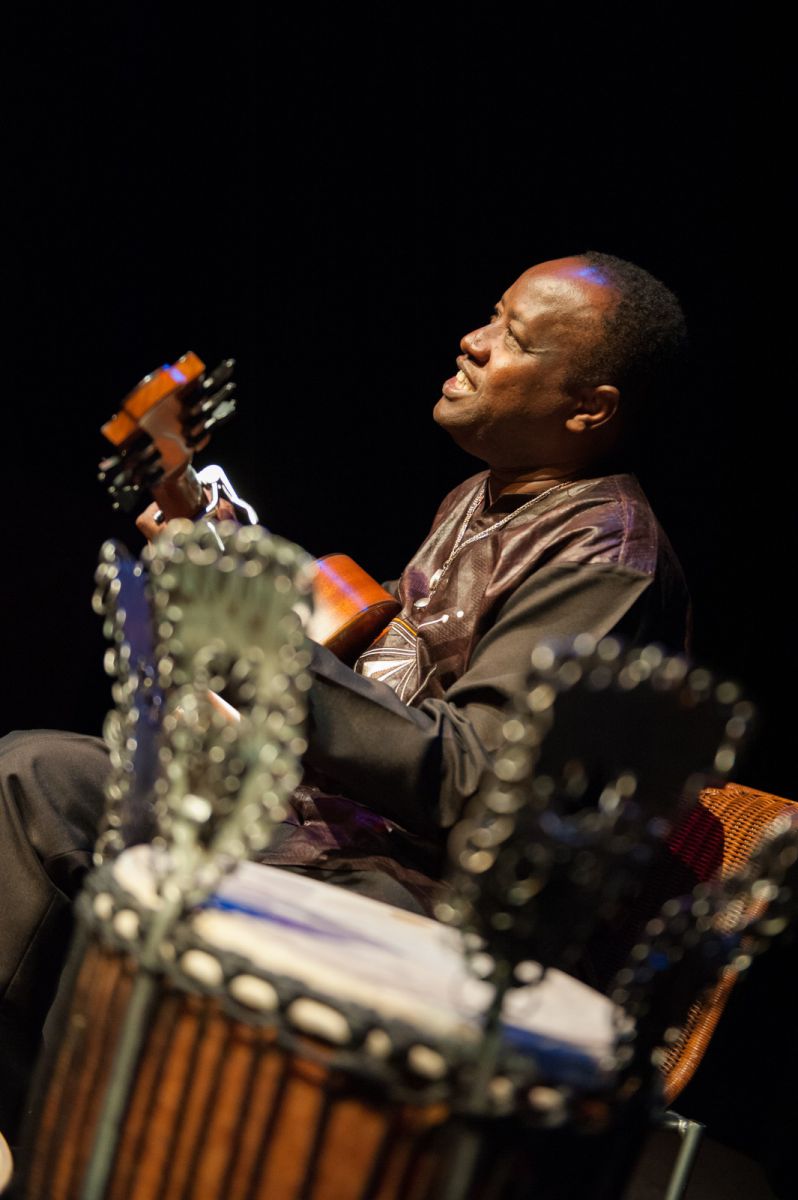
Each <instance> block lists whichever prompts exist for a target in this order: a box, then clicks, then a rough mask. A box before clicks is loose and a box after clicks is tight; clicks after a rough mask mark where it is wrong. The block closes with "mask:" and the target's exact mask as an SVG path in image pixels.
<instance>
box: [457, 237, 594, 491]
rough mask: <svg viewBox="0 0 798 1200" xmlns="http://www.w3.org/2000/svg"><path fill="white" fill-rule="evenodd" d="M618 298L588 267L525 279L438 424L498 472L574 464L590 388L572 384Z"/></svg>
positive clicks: (479, 338)
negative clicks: (572, 428) (573, 428)
mask: <svg viewBox="0 0 798 1200" xmlns="http://www.w3.org/2000/svg"><path fill="white" fill-rule="evenodd" d="M616 299H617V293H615V292H614V291H613V289H612V288H611V287H610V286H609V285H608V284H607V283H606V282H604V281H603V280H602V279H601V277H600V276H599V275H598V274H597V273H596V272H595V271H594V270H593V268H591V267H589V266H588V265H587V264H586V263H584V262H583V261H582V260H581V259H579V258H563V259H557V260H555V261H554V262H547V263H542V264H540V265H539V266H536V267H532V268H530V270H528V271H525V272H524V274H523V275H521V277H520V278H519V279H517V280H516V282H515V283H514V284H513V285H512V287H510V288H509V289H508V290H507V291H506V292H505V294H504V296H503V297H502V298H501V300H500V302H499V303H498V304H497V305H496V309H495V313H494V315H493V316H492V317H491V319H490V321H489V322H488V324H486V325H484V326H482V328H480V329H475V330H474V331H473V333H469V334H467V335H466V337H464V338H463V340H462V342H461V343H460V345H461V348H462V350H463V351H464V353H463V354H462V355H461V356H460V357H459V358H458V359H457V365H458V367H459V370H458V372H457V374H456V375H455V376H453V377H452V378H451V379H447V380H446V382H445V383H444V385H443V395H442V396H441V398H440V400H439V401H438V403H437V404H436V405H435V409H434V412H433V416H434V418H435V420H436V421H437V422H438V424H439V425H441V426H442V427H443V428H444V429H446V430H447V431H448V432H449V433H450V434H451V436H452V437H453V438H454V440H455V441H456V442H457V444H458V445H459V446H461V447H462V448H463V449H464V450H466V451H467V452H468V453H469V454H474V455H475V456H476V457H477V458H481V459H483V461H485V462H487V463H488V464H489V465H490V466H491V467H494V468H496V469H504V470H511V471H512V470H518V471H529V470H536V469H540V468H545V467H554V466H562V465H568V463H569V462H570V461H571V459H572V458H573V455H574V453H575V446H574V440H575V439H574V438H573V436H572V434H571V433H569V429H568V426H567V424H566V422H567V421H568V419H569V417H572V415H573V414H574V413H575V412H577V411H579V408H580V404H581V402H582V400H583V389H578V388H575V387H573V386H572V385H571V384H570V383H569V380H570V379H571V376H572V374H573V367H574V362H575V358H576V356H577V354H581V353H583V352H584V351H585V350H587V349H590V348H591V347H592V346H593V345H595V344H597V342H598V341H599V340H600V338H601V336H602V317H603V315H604V313H605V312H607V311H608V309H610V308H611V307H612V306H613V305H614V303H615V301H616ZM580 449H581V447H580Z"/></svg>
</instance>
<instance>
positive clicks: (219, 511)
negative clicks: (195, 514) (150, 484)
mask: <svg viewBox="0 0 798 1200" xmlns="http://www.w3.org/2000/svg"><path fill="white" fill-rule="evenodd" d="M203 492H204V494H205V499H206V501H209V500H210V498H211V489H210V488H208V487H205V488H203ZM208 516H209V517H212V518H213V520H214V521H235V520H236V514H235V509H234V508H233V506H232V504H231V503H230V501H229V500H225V499H224V497H220V499H219V503H218V504H217V505H216V508H215V509H214V510H213V512H210V513H208ZM165 525H166V520H165V519H164V515H163V512H162V510H161V507H160V505H159V504H158V502H157V501H153V502H152V504H149V505H148V506H147V507H146V508H145V509H144V512H143V513H140V514H139V515H138V516H137V517H136V529H138V531H139V533H141V534H143V535H144V537H145V538H146V539H147V541H148V542H151V541H152V539H153V538H154V537H156V536H157V535H158V534H159V533H160V532H161V530H162V529H163V528H164V526H165Z"/></svg>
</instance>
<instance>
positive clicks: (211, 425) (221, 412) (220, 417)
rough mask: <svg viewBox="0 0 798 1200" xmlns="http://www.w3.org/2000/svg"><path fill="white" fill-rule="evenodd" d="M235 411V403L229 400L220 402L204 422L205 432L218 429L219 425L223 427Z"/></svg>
mask: <svg viewBox="0 0 798 1200" xmlns="http://www.w3.org/2000/svg"><path fill="white" fill-rule="evenodd" d="M235 410H236V402H235V400H233V399H232V397H231V398H228V399H227V400H222V401H220V402H219V403H218V404H217V405H216V407H215V408H214V410H213V413H212V414H211V416H210V417H209V418H208V419H207V420H206V421H205V432H206V433H209V432H210V430H211V429H216V428H218V426H219V425H224V423H225V421H229V420H230V418H231V417H232V415H233V413H234V412H235Z"/></svg>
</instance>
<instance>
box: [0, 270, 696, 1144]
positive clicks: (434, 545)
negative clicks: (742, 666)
mask: <svg viewBox="0 0 798 1200" xmlns="http://www.w3.org/2000/svg"><path fill="white" fill-rule="evenodd" d="M683 343H684V323H683V318H682V314H681V311H680V309H679V306H678V303H677V302H676V300H675V298H674V297H673V296H672V295H671V294H670V293H669V292H668V291H667V290H666V289H665V288H664V287H663V285H662V284H660V283H658V282H657V281H656V280H654V279H653V278H652V277H651V276H649V275H648V274H647V273H646V272H644V271H642V270H641V269H640V268H638V267H635V266H633V265H631V264H629V263H625V262H622V261H621V260H618V259H615V258H612V257H610V256H607V255H602V254H595V253H588V254H584V255H580V256H577V257H572V258H564V259H558V260H556V261H554V262H548V263H543V264H542V265H539V266H536V267H532V268H531V269H530V270H528V271H526V272H524V274H523V275H521V277H520V278H519V279H518V280H517V281H516V282H515V283H514V284H513V285H512V286H511V287H510V288H509V289H508V290H507V292H506V293H505V294H504V296H503V297H502V299H501V300H500V302H499V303H498V305H497V306H496V310H495V315H494V316H493V317H491V319H490V321H489V323H488V324H486V325H485V326H484V327H482V328H480V329H477V330H475V331H474V332H473V333H470V334H468V335H467V336H466V337H464V338H463V340H462V343H461V347H462V350H463V353H462V355H461V356H460V357H459V358H458V360H457V366H458V371H457V373H456V375H454V376H453V377H452V378H451V379H449V380H447V381H446V383H444V385H443V394H442V396H441V398H440V399H439V400H438V402H437V404H436V406H435V410H434V417H435V420H436V421H437V422H438V423H439V424H440V425H441V426H442V427H443V428H444V429H446V430H448V431H449V433H450V434H451V436H452V437H453V438H454V439H455V441H456V442H457V444H458V445H459V446H461V447H462V448H463V449H464V450H466V451H467V452H468V453H470V454H472V455H475V456H476V457H477V458H479V459H481V460H483V461H484V462H485V463H486V464H487V470H484V471H482V472H480V473H479V474H478V475H475V476H473V477H472V478H470V479H467V480H466V481H465V482H464V483H463V484H461V485H460V486H459V487H457V488H456V489H455V490H454V491H453V492H451V493H450V495H449V496H447V497H446V498H445V499H444V501H443V503H442V504H441V507H440V508H439V510H438V513H437V515H436V517H435V520H434V523H433V526H432V530H431V532H430V534H429V535H428V537H427V538H426V540H425V541H424V542H423V544H422V545H421V547H420V549H419V550H418V552H417V553H416V555H415V556H414V557H413V559H412V561H411V562H410V563H409V564H408V566H407V567H406V568H405V571H404V572H403V574H402V577H401V579H400V580H399V583H398V585H397V588H396V595H397V598H398V599H399V600H400V602H401V605H402V609H401V612H400V613H399V615H398V616H397V617H396V618H395V619H394V621H392V622H391V625H390V626H389V628H388V630H387V632H386V633H385V634H384V635H383V636H382V638H381V639H379V640H378V642H377V643H376V644H375V645H374V646H373V647H371V648H370V649H368V650H367V651H366V652H365V653H364V654H363V655H362V656H361V658H360V659H359V660H358V662H357V664H356V666H355V669H354V671H353V670H351V669H350V668H348V667H345V666H343V665H342V664H341V663H340V662H339V661H338V660H337V659H335V658H334V657H333V655H332V654H331V653H330V652H329V651H327V650H325V649H324V648H323V647H316V648H315V650H314V657H313V663H312V675H313V685H312V688H311V692H310V697H309V700H310V703H309V710H310V726H309V747H308V751H307V754H306V760H305V765H306V769H307V772H306V778H305V781H304V783H303V785H302V786H301V787H300V788H299V789H298V790H297V792H296V793H295V796H294V799H293V804H292V811H291V815H290V817H289V820H288V821H287V822H286V823H285V824H284V825H283V826H282V827H281V828H280V830H279V831H278V835H277V836H276V838H275V839H274V842H273V844H272V845H271V846H270V847H269V850H268V852H267V853H266V854H264V855H263V859H264V861H267V862H270V863H275V864H278V865H282V866H286V867H290V868H293V869H299V870H305V871H309V872H312V873H313V874H316V875H321V877H323V878H327V879H329V880H330V881H331V882H335V883H341V884H343V885H345V886H350V887H353V888H356V889H358V890H360V891H362V892H364V893H365V894H368V895H371V896H374V897H376V898H378V899H383V900H386V901H388V902H390V903H394V904H399V905H402V906H404V907H407V908H411V909H415V910H416V911H422V912H430V911H431V906H432V902H433V899H434V896H435V893H436V891H437V890H438V889H439V887H440V884H439V882H438V878H439V874H440V869H441V863H442V846H443V844H444V842H445V831H446V830H447V829H448V828H449V827H450V826H451V825H452V824H453V822H455V821H456V820H457V817H458V815H459V813H460V811H461V809H462V807H463V805H464V803H465V802H466V801H467V800H468V798H469V797H470V796H471V795H473V794H474V792H475V790H476V788H477V786H478V781H479V779H480V776H481V774H482V772H483V770H484V769H485V767H486V765H487V764H488V763H489V761H490V757H491V754H492V752H493V751H494V750H495V749H496V747H497V745H498V742H499V737H500V729H501V723H502V717H501V714H502V709H503V707H504V705H505V703H506V702H507V700H508V698H509V697H510V696H512V695H513V694H514V693H516V692H517V691H518V690H519V689H520V688H521V687H522V686H523V683H524V679H525V676H526V673H527V670H528V666H529V660H530V652H531V650H532V648H533V647H534V646H535V644H536V643H537V642H538V641H539V640H540V639H541V638H544V637H551V636H559V635H562V636H574V635H576V634H579V633H583V632H586V633H590V634H592V635H593V636H594V637H596V638H600V637H603V636H605V635H607V634H610V633H613V634H616V635H618V636H619V637H622V638H623V639H625V640H626V641H628V642H630V643H638V644H643V643H647V642H651V641H657V642H660V643H662V644H663V645H665V646H666V647H668V648H669V649H671V650H680V649H683V648H684V644H685V638H686V632H687V626H688V599H687V593H686V589H685V586H684V582H683V579H682V574H681V571H680V568H679V566H678V563H677V562H676V559H675V557H674V555H673V552H672V550H671V548H670V545H669V543H668V541H667V538H666V537H665V535H664V534H663V532H662V530H661V529H660V527H659V525H658V524H657V521H656V519H655V517H654V515H653V513H652V511H651V509H650V507H649V505H648V502H647V501H646V498H645V496H644V495H643V493H642V491H641V489H640V487H639V485H638V483H637V481H636V480H635V479H634V477H633V476H632V475H630V474H627V473H624V471H623V469H622V468H623V465H624V460H625V456H626V455H627V454H628V447H629V446H630V445H631V443H632V439H631V437H630V433H631V431H632V428H633V426H634V424H635V422H636V420H637V416H638V414H639V410H640V409H641V408H642V406H643V405H645V404H650V403H653V402H654V394H655V391H658V390H660V389H664V388H665V387H666V386H667V381H668V378H669V374H670V369H671V368H672V367H673V366H674V365H675V364H676V360H677V359H678V356H679V353H680V351H681V348H682V346H683ZM106 771H107V765H106V756H105V751H104V748H103V744H102V742H100V741H99V740H96V739H91V738H85V737H79V736H77V735H70V734H57V733H52V732H41V731H34V732H30V733H26V734H15V735H11V736H10V737H9V738H7V739H5V740H4V741H3V742H2V743H0V791H2V796H3V808H2V820H3V822H4V830H3V837H2V841H1V842H0V854H2V856H3V863H2V865H0V890H2V892H3V894H4V900H5V902H4V904H3V912H4V913H5V914H8V917H7V923H6V926H5V928H4V929H3V931H2V933H0V988H1V989H2V992H1V993H0V994H1V995H2V1004H0V1055H2V1057H3V1059H4V1060H5V1061H7V1062H8V1064H9V1066H8V1068H7V1070H9V1069H10V1070H11V1071H14V1072H15V1076H16V1080H17V1088H16V1090H15V1089H14V1087H13V1086H12V1085H11V1084H10V1083H9V1084H8V1085H7V1086H6V1090H5V1096H6V1100H7V1102H8V1103H9V1105H10V1108H11V1110H13V1106H14V1104H15V1103H17V1102H18V1096H19V1093H20V1090H21V1087H22V1084H23V1083H24V1078H25V1075H26V1072H27V1070H28V1062H29V1059H30V1057H31V1055H32V1053H33V1050H34V1048H35V1044H36V1040H37V1038H38V1030H39V1029H40V1026H41V1021H42V1019H43V1016H44V1013H45V1011H46V1007H47V1005H48V1004H49V1002H50V998H51V995H52V989H53V987H54V984H55V982H56V981H57V978H58V973H59V971H60V967H61V964H62V961H63V954H64V950H65V941H66V935H67V928H68V921H69V900H70V898H71V897H72V896H73V895H74V894H75V891H76V889H77V887H78V885H79V882H80V878H81V875H82V873H83V872H85V870H86V869H87V868H88V866H89V864H90V856H91V847H92V844H93V839H94V832H95V830H96V827H97V823H98V822H99V819H100V815H101V811H102V807H103V799H102V789H103V780H104V777H105V774H106ZM7 1078H8V1079H9V1080H10V1079H11V1076H10V1075H7ZM12 1116H13V1111H9V1112H7V1113H2V1112H0V1128H3V1127H5V1128H8V1125H9V1121H10V1118H11V1117H12Z"/></svg>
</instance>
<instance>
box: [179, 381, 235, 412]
mask: <svg viewBox="0 0 798 1200" xmlns="http://www.w3.org/2000/svg"><path fill="white" fill-rule="evenodd" d="M235 390H236V385H235V383H226V384H225V385H224V387H220V388H219V390H218V391H217V392H214V393H213V395H211V396H203V398H202V399H201V400H200V401H199V403H197V404H194V405H192V406H191V408H189V409H187V410H186V416H187V418H188V419H189V420H190V419H192V418H194V417H204V416H205V415H206V414H207V413H212V412H213V410H214V409H215V408H217V407H218V405H220V404H224V402H225V401H226V400H228V399H229V398H230V396H232V394H233V392H234V391H235Z"/></svg>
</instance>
